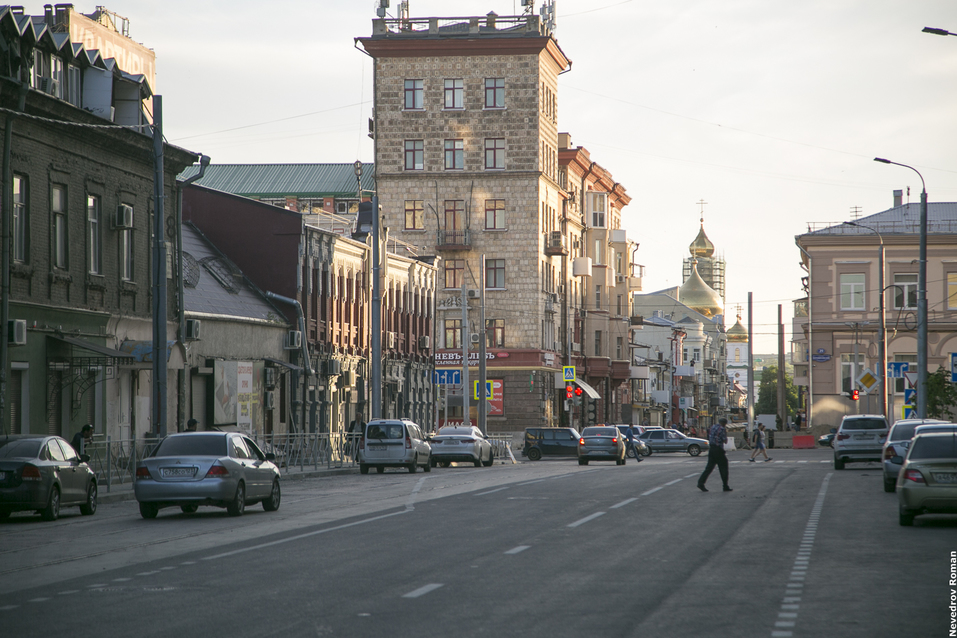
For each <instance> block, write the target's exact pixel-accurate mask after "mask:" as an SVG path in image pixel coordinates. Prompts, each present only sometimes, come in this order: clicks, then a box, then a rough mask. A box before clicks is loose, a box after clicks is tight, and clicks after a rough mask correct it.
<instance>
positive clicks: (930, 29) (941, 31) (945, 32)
mask: <svg viewBox="0 0 957 638" xmlns="http://www.w3.org/2000/svg"><path fill="white" fill-rule="evenodd" d="M921 32H922V33H933V34H934V35H957V33H951V32H950V31H948V30H946V29H935V28H934V27H924V28H923V29H921Z"/></svg>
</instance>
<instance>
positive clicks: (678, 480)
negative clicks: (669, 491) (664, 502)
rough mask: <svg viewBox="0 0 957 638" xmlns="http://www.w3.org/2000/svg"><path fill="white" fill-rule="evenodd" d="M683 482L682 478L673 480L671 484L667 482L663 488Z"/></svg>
mask: <svg viewBox="0 0 957 638" xmlns="http://www.w3.org/2000/svg"><path fill="white" fill-rule="evenodd" d="M683 480H684V479H683V478H680V479H675V480H673V481H671V482H669V483H665V487H667V486H669V485H674V484H675V483H680V482H681V481H683Z"/></svg>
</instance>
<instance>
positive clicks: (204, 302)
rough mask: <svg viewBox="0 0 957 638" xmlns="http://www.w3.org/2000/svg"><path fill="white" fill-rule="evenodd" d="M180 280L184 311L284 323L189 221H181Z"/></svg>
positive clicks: (278, 314)
mask: <svg viewBox="0 0 957 638" xmlns="http://www.w3.org/2000/svg"><path fill="white" fill-rule="evenodd" d="M183 281H184V286H183V296H184V298H185V299H184V302H185V308H186V312H187V313H202V314H207V315H220V316H231V317H238V318H243V319H251V320H260V321H278V322H281V323H283V324H284V323H286V321H285V317H284V316H283V314H282V313H281V312H280V311H279V310H278V309H277V308H276V307H275V306H273V305H272V304H271V303H270V302H269V301H268V300H266V298H265V297H264V296H263V294H262V293H261V292H260V291H259V290H258V289H257V288H256V287H255V286H254V285H253V284H252V282H250V281H249V280H248V279H247V278H246V276H245V275H243V273H242V272H241V271H240V270H239V268H238V267H237V266H236V265H235V264H233V263H232V262H231V261H229V260H228V259H226V257H224V256H223V255H222V254H221V253H220V252H219V251H218V250H216V248H215V247H214V246H213V245H212V244H210V243H209V242H208V241H207V240H206V238H205V237H204V236H203V234H202V233H200V232H199V231H198V230H197V229H196V228H195V227H194V226H193V225H192V224H191V223H185V224H183Z"/></svg>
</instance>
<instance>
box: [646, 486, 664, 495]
mask: <svg viewBox="0 0 957 638" xmlns="http://www.w3.org/2000/svg"><path fill="white" fill-rule="evenodd" d="M660 489H661V488H660V487H653V488H651V489H650V490H648V491H647V492H642V493H641V495H642V496H648V495H649V494H654V493H655V492H657V491H658V490H660Z"/></svg>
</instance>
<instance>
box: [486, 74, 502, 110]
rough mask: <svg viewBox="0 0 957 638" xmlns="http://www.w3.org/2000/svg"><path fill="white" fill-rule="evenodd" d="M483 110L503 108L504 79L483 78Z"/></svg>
mask: <svg viewBox="0 0 957 638" xmlns="http://www.w3.org/2000/svg"><path fill="white" fill-rule="evenodd" d="M485 108H487V109H504V108H505V78H485Z"/></svg>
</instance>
